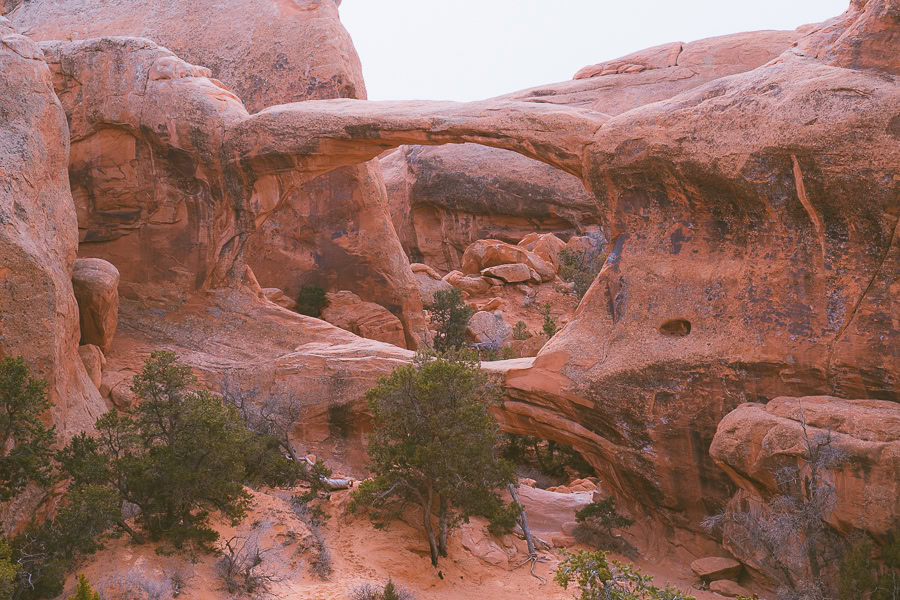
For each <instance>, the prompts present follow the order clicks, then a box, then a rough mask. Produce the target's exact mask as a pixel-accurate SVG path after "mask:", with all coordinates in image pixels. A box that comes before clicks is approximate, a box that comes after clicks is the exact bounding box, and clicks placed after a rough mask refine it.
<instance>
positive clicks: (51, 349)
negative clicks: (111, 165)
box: [0, 17, 105, 440]
mask: <svg viewBox="0 0 900 600" xmlns="http://www.w3.org/2000/svg"><path fill="white" fill-rule="evenodd" d="M0 114H2V115H3V126H2V127H0V356H3V357H6V356H19V355H21V356H23V357H24V358H25V361H26V363H27V364H28V365H29V367H30V368H31V372H32V374H33V375H35V376H39V377H43V378H44V379H46V380H47V383H48V393H49V397H50V400H51V401H52V402H53V410H52V414H51V415H49V417H48V419H49V420H50V421H51V422H52V424H53V425H55V426H56V428H57V432H58V434H59V436H60V437H61V439H63V440H66V439H68V438H69V437H71V436H73V435H75V434H77V433H79V432H81V431H85V430H90V429H92V428H93V425H94V421H95V420H96V418H97V417H99V416H100V415H101V414H102V413H103V412H104V411H105V406H104V404H103V401H102V400H101V398H100V394H99V393H98V392H97V389H96V387H95V386H94V384H93V383H92V382H91V380H90V379H89V377H88V374H87V371H86V370H85V368H84V365H83V364H82V362H81V358H80V357H79V354H78V340H79V337H80V335H79V326H78V305H77V304H76V301H75V294H74V292H73V290H72V267H73V263H74V262H75V252H76V248H77V244H78V227H77V221H76V217H75V205H74V204H73V202H72V194H71V192H70V190H69V181H68V176H67V172H66V169H67V166H68V150H69V134H68V131H67V128H66V115H65V112H63V109H62V107H61V106H60V104H59V100H57V98H56V95H55V94H54V93H53V85H52V82H51V72H50V69H49V68H48V67H47V64H46V63H45V62H44V55H43V53H42V52H41V49H40V48H39V47H38V46H37V44H35V43H34V42H32V41H31V40H29V39H28V38H26V37H24V36H21V35H18V34H17V33H15V32H14V30H13V29H12V28H11V27H10V25H9V23H8V21H7V20H6V19H5V18H3V17H0Z"/></svg>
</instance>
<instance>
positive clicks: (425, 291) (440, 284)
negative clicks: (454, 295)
mask: <svg viewBox="0 0 900 600" xmlns="http://www.w3.org/2000/svg"><path fill="white" fill-rule="evenodd" d="M413 276H414V277H415V280H416V285H417V286H418V287H419V295H420V296H421V297H422V304H424V305H425V307H426V308H427V307H428V306H429V305H430V304H433V303H434V295H435V294H436V293H438V292H441V291H448V290H452V289H453V286H452V285H450V284H449V283H447V282H446V281H444V280H443V279H435V278H434V277H432V276H431V275H430V274H428V273H424V272H419V273H414V274H413Z"/></svg>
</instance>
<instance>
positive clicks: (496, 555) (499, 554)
mask: <svg viewBox="0 0 900 600" xmlns="http://www.w3.org/2000/svg"><path fill="white" fill-rule="evenodd" d="M486 526H487V522H486V521H485V520H484V519H480V518H474V519H470V522H469V523H466V524H464V525H462V527H460V532H459V540H460V542H462V546H463V548H465V549H466V550H468V551H469V552H470V553H471V554H472V556H475V557H477V558H480V559H481V560H483V561H484V562H486V563H488V564H489V565H497V566H501V567H504V568H506V567H507V566H508V564H509V556H508V555H507V554H506V552H505V551H504V550H503V548H501V547H500V545H499V544H497V542H495V541H494V540H493V539H492V538H491V536H489V535H488V534H487V533H486V531H485V527H486Z"/></svg>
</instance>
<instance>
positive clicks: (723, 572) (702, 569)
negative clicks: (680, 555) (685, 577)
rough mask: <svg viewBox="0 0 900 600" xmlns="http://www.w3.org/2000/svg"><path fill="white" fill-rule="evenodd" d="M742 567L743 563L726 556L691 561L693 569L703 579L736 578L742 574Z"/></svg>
mask: <svg viewBox="0 0 900 600" xmlns="http://www.w3.org/2000/svg"><path fill="white" fill-rule="evenodd" d="M742 568H743V567H742V566H741V563H739V562H738V561H736V560H734V559H733V558H725V557H724V556H710V557H707V558H698V559H697V560H695V561H694V562H692V563H691V571H693V572H694V575H696V576H697V577H699V578H700V579H702V580H703V581H714V580H719V579H735V578H736V577H738V576H739V575H740V574H741V570H742Z"/></svg>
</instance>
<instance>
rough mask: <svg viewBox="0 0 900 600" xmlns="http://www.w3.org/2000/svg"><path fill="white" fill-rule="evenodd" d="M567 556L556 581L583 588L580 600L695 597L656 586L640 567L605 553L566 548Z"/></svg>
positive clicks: (693, 599)
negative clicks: (609, 558)
mask: <svg viewBox="0 0 900 600" xmlns="http://www.w3.org/2000/svg"><path fill="white" fill-rule="evenodd" d="M563 554H564V556H565V558H564V559H563V560H562V561H561V562H560V563H559V566H557V568H556V575H555V580H556V582H557V583H558V584H559V585H561V586H562V587H563V589H568V588H569V584H571V583H575V584H577V585H578V588H579V589H580V590H581V594H580V595H579V596H578V598H579V600H696V599H695V598H694V597H693V596H689V595H687V594H685V593H684V592H682V591H680V590H678V589H675V588H673V587H672V586H670V585H667V586H666V587H665V588H659V587H656V586H655V585H653V577H651V576H649V575H644V574H643V573H641V571H640V569H637V568H636V567H634V566H632V565H626V564H622V563H620V562H617V561H614V560H613V561H607V560H606V553H605V552H603V551H601V550H598V551H596V552H584V551H582V550H578V551H576V552H574V553H569V552H565V551H563Z"/></svg>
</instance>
